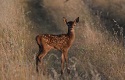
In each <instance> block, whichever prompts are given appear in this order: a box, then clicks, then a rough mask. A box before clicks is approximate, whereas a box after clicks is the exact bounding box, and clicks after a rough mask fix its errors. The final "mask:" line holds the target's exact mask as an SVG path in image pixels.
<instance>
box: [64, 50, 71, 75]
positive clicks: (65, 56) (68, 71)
mask: <svg viewBox="0 0 125 80" xmlns="http://www.w3.org/2000/svg"><path fill="white" fill-rule="evenodd" d="M64 58H65V62H66V69H67V73H68V74H70V70H69V69H68V52H65V53H64Z"/></svg>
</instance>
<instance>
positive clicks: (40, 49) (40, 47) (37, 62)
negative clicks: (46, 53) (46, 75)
mask: <svg viewBox="0 0 125 80" xmlns="http://www.w3.org/2000/svg"><path fill="white" fill-rule="evenodd" d="M42 51H43V47H42V46H40V45H39V52H38V53H37V55H36V71H37V72H38V64H39V62H40V59H39V57H38V56H39V55H40V54H41V53H42Z"/></svg>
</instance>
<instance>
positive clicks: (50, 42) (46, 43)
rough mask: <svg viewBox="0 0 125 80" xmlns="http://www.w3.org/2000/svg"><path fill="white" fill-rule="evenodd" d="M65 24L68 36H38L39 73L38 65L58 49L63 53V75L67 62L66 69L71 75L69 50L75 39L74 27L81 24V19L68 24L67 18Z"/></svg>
mask: <svg viewBox="0 0 125 80" xmlns="http://www.w3.org/2000/svg"><path fill="white" fill-rule="evenodd" d="M63 19H64V23H65V24H66V25H67V26H68V33H67V34H60V35H52V34H42V35H38V36H36V41H37V44H38V46H39V53H38V54H37V56H36V70H37V72H38V64H39V62H41V61H42V59H43V58H44V57H45V55H46V54H47V53H48V52H49V51H50V50H51V49H57V50H59V51H61V53H62V56H61V74H63V72H64V62H66V69H67V72H68V73H70V70H69V69H68V50H69V48H70V47H71V45H72V43H73V41H74V39H75V31H74V27H75V26H76V23H78V22H79V17H78V18H76V19H75V20H74V21H69V22H67V20H66V18H64V17H63Z"/></svg>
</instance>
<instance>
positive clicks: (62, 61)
mask: <svg viewBox="0 0 125 80" xmlns="http://www.w3.org/2000/svg"><path fill="white" fill-rule="evenodd" d="M64 61H65V59H64V54H63V53H62V56H61V75H62V74H63V73H64Z"/></svg>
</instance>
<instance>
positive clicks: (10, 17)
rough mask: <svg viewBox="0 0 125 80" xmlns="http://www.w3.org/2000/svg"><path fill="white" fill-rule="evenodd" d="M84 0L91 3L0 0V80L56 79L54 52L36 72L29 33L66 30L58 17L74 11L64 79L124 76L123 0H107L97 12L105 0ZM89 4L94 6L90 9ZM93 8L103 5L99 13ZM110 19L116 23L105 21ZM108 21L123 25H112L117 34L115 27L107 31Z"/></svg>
mask: <svg viewBox="0 0 125 80" xmlns="http://www.w3.org/2000/svg"><path fill="white" fill-rule="evenodd" d="M87 1H88V3H89V4H90V3H92V2H91V1H90V2H89V0H77V1H72V0H68V1H67V2H65V1H63V0H62V1H58V0H54V1H53V2H50V1H49V0H31V1H30V0H26V1H25V0H8V1H5V0H0V3H1V5H0V17H1V18H0V28H1V29H0V56H1V58H0V80H60V78H61V77H60V68H61V67H60V64H61V62H60V56H61V55H60V53H59V52H58V51H50V52H49V54H48V55H47V56H46V57H45V59H44V63H45V66H46V69H45V70H46V74H47V75H46V76H43V75H42V74H39V75H37V74H36V71H35V56H36V53H37V51H38V47H37V44H36V42H35V36H36V35H37V34H39V33H40V34H42V33H51V34H52V33H53V34H62V33H66V32H67V27H66V26H65V24H63V21H62V17H67V18H68V20H70V19H71V20H72V19H74V18H75V17H78V16H79V17H80V23H79V24H78V25H77V26H78V27H76V30H75V31H76V39H75V42H74V44H73V46H72V47H71V49H70V50H69V57H70V58H69V64H70V69H71V74H70V75H68V76H67V74H65V75H64V80H66V79H68V80H83V79H85V80H124V79H125V76H124V75H125V64H124V63H125V58H124V57H125V48H124V47H123V44H121V43H123V42H124V37H123V36H124V24H123V22H124V15H123V14H124V5H123V4H124V1H123V0H119V1H118V0H113V1H111V0H109V1H110V3H112V4H111V5H110V11H112V12H109V13H110V16H107V15H105V14H103V13H105V10H107V9H108V8H109V4H110V3H109V2H108V1H107V0H101V1H100V0H94V3H93V5H89V4H88V3H86V2H87ZM94 5H96V9H97V10H96V11H93V10H92V6H94ZM98 7H101V11H102V9H103V11H102V12H103V13H102V14H103V15H102V14H101V16H100V12H99V14H96V13H97V11H99V9H98ZM119 7H121V8H119ZM94 9H95V8H94ZM116 9H117V10H116ZM106 13H107V12H106ZM111 13H112V14H111ZM95 14H96V15H95ZM113 16H115V17H113ZM102 17H103V18H102ZM105 18H106V19H105ZM113 19H114V20H115V21H116V22H117V23H114V22H110V23H108V22H109V21H111V20H113ZM111 23H112V24H111ZM116 24H117V25H116ZM114 25H115V26H116V27H118V26H120V27H123V31H119V30H118V31H119V33H120V32H121V34H120V35H119V36H120V37H118V36H117V30H116V31H115V32H112V33H111V32H110V30H111V29H112V27H113V26H114ZM107 27H110V29H107ZM115 29H117V28H115ZM121 37H122V40H119V38H121ZM61 79H63V78H61Z"/></svg>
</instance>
